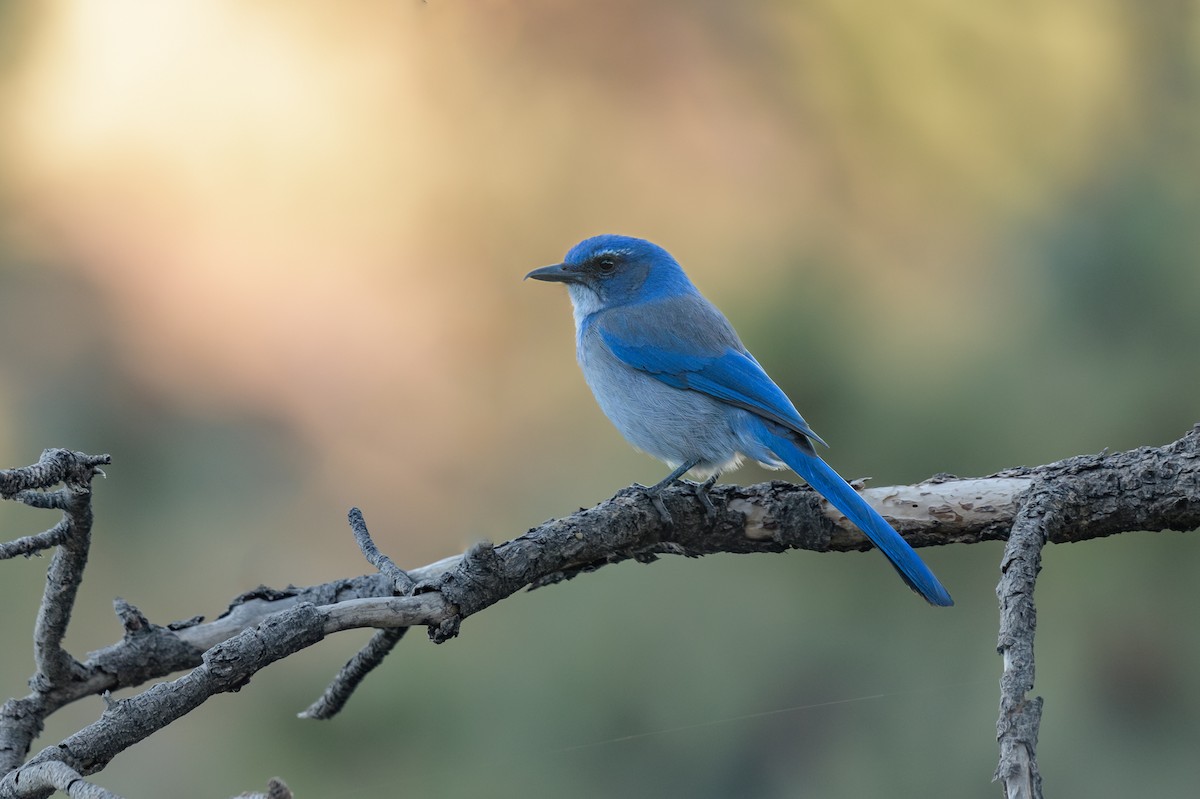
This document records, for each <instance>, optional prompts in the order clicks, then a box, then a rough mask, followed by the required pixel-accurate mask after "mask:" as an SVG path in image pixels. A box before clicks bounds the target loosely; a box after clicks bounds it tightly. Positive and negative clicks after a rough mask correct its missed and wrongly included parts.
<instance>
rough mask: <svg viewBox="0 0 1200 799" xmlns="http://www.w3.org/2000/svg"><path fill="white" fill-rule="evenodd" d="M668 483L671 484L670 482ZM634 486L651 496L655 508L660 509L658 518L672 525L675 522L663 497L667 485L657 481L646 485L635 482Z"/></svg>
mask: <svg viewBox="0 0 1200 799" xmlns="http://www.w3.org/2000/svg"><path fill="white" fill-rule="evenodd" d="M667 485H670V484H669V483H668V484H667ZM632 487H633V488H636V489H637V490H638V491H641V492H642V493H643V494H645V495H646V496H647V497H649V498H650V502H651V503H652V504H653V505H654V509H655V510H656V511H658V518H659V519H661V520H662V523H663V524H665V525H667V526H668V527H670V526H671V525H672V524H674V523H675V520H674V519H672V518H671V512H670V511H669V510H667V506H666V503H664V502H663V499H662V492H663V489H664V488H666V487H667V486H666V485H663V484H662V483H655V484H654V485H652V486H644V485H642V484H641V483H634V484H633V486H632Z"/></svg>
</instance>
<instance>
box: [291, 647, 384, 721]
mask: <svg viewBox="0 0 1200 799" xmlns="http://www.w3.org/2000/svg"><path fill="white" fill-rule="evenodd" d="M406 632H408V628H407V627H389V628H385V629H382V630H376V631H375V634H374V635H372V636H371V640H370V641H369V642H367V645H366V646H364V647H363V648H362V649H360V650H358V651H357V652H355V653H354V657H352V658H350V660H349V661H347V662H346V665H345V666H342V669H341V671H339V672H338V673H337V675H335V676H334V678H333V680H332V681H331V682H330V683H329V685H328V686H327V687H326V688H325V691H324V692H323V693H322V694H321V696H320V697H319V698H318V699H317V701H315V702H313V703H312V704H311V705H309V706H308V707H307V708H306V709H305V710H303V711H302V712H300V713H299V714H298V715H299V716H300V718H302V719H318V720H322V721H324V720H326V719H331V718H333V717H334V716H336V715H337V714H338V713H340V712H342V708H344V707H345V706H346V702H348V701H350V696H351V695H352V694H353V693H354V690H355V689H356V688H358V686H359V685H361V684H362V681H363V680H365V679H366V677H367V675H368V674H370V673H371V671H372V670H373V669H374V668H375V667H376V666H378V665H379V664H380V663H382V662H383V659H384V658H385V657H387V656H388V654H389V653H390V652H391V651H392V649H394V648H395V646H396V644H398V643H400V639H401V638H403V637H404V634H405V633H406Z"/></svg>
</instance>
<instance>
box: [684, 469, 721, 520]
mask: <svg viewBox="0 0 1200 799" xmlns="http://www.w3.org/2000/svg"><path fill="white" fill-rule="evenodd" d="M718 477H720V475H717V474H714V475H713V476H712V477H710V478H708V479H707V480H705V481H704V482H702V483H693V482H692V481H691V480H684V481H682V482H684V483H687V484H688V485H689V486H691V487H692V491H694V492H695V493H696V499H698V500H700V504H701V505H703V506H704V514H705V515H706V516H708V518H709V519H715V518H716V517H717V506H716V505H714V504H713V501H712V497H711V496H709V492H710V491H712V487H713V486H714V485H716V484H717V478H718Z"/></svg>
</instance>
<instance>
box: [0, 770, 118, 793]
mask: <svg viewBox="0 0 1200 799" xmlns="http://www.w3.org/2000/svg"><path fill="white" fill-rule="evenodd" d="M54 791H62V792H63V793H65V794H66V795H67V796H70V797H73V799H121V797H120V796H118V795H117V794H115V793H113V792H112V791H109V790H107V789H105V788H101V787H100V786H99V785H96V784H94V783H90V782H88V781H86V780H85V779H84V778H83V777H82V776H81V775H80V773H79V772H78V771H76V770H75V769H73V768H71V767H70V766H68V765H67V764H66V763H63V762H61V761H58V760H48V761H46V762H45V763H38V764H37V765H35V766H29V767H28V768H25V769H22V770H21V777H20V781H19V784H18V785H17V786H16V792H15V793H13V794H12V796H13V797H15V798H17V799H34V797H41V796H47V795H49V794H51V793H53V792H54Z"/></svg>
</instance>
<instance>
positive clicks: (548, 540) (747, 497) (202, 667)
mask: <svg viewBox="0 0 1200 799" xmlns="http://www.w3.org/2000/svg"><path fill="white" fill-rule="evenodd" d="M14 471H16V470H14ZM6 474H7V473H6ZM25 490H27V488H26V487H23V486H19V487H18V488H17V489H16V490H15V492H9V493H8V494H6V495H8V496H15V495H16V493H19V492H20V491H25ZM864 495H865V496H867V498H868V500H869V501H871V502H873V503H874V504H876V505H877V507H879V508H880V510H881V512H882V513H883V514H884V515H885V516H888V517H891V518H892V519H894V520H895V523H896V526H897V528H898V529H899V530H900V531H901V532H902V534H903V535H904V536H905V538H906V539H907V540H909V541H910V542H911V543H912V544H913V545H914V546H928V545H935V544H943V543H951V542H954V543H969V542H974V541H984V540H996V539H1004V538H1006V537H1008V534H1009V530H1010V528H1012V527H1013V525H1014V524H1016V525H1017V527H1016V529H1014V534H1013V539H1014V541H1013V543H1012V544H1011V545H1010V547H1009V549H1008V550H1006V558H1005V564H1004V569H1005V577H1004V580H1002V582H1001V588H1000V589H998V590H999V591H1000V596H1001V602H1002V607H1004V608H1006V610H1005V611H1004V613H1005V614H1006V615H1005V618H1006V619H1007V621H1006V622H1005V624H1006V626H1005V628H1004V630H1003V631H1002V634H1001V640H1000V647H1001V651H1002V652H1004V653H1005V656H1006V688H1005V690H1006V694H1005V699H1004V701H1003V703H1002V725H1001V729H1000V735H1001V739H1002V746H1010V744H1011V746H1010V748H1011V749H1012V751H1014V752H1015V753H1016V755H1017V756H1019V755H1020V754H1021V749H1022V747H1024V748H1025V751H1027V753H1028V758H1027V759H1026V761H1025V762H1024V763H1022V762H1021V761H1020V760H1019V757H1018V759H1017V760H1014V761H1013V762H1014V763H1016V767H1015V769H1007V767H1005V770H1004V771H1003V773H1001V771H1000V770H998V772H997V775H998V777H999V778H1001V779H1005V780H1006V785H1008V784H1010V783H1011V784H1012V785H1013V786H1017V785H1018V782H1019V781H1020V780H1022V779H1024V780H1025V782H1024V783H1023V784H1027V785H1029V786H1031V787H1030V788H1029V789H1028V790H1029V791H1030V793H1027V794H1012V795H1013V796H1016V795H1028V796H1030V797H1031V799H1036V796H1037V795H1036V794H1035V793H1032V792H1031V791H1033V790H1034V789H1035V787H1034V786H1036V785H1037V783H1036V779H1037V778H1036V760H1035V759H1034V754H1035V753H1034V747H1035V746H1036V732H1037V725H1036V711H1040V704H1036V705H1035V703H1036V701H1037V700H1026V699H1025V698H1024V695H1025V692H1027V691H1028V690H1029V689H1030V688H1031V687H1032V680H1033V672H1032V663H1033V661H1032V651H1033V650H1032V628H1033V625H1032V622H1033V605H1032V586H1033V579H1034V577H1035V576H1036V570H1037V564H1038V553H1039V551H1040V545H1041V542H1044V541H1050V542H1058V541H1078V540H1083V539H1086V538H1089V537H1098V536H1103V535H1112V534H1115V533H1119V532H1123V531H1126V530H1161V529H1177V530H1190V529H1194V528H1196V527H1198V526H1200V426H1198V427H1197V428H1194V429H1193V430H1192V431H1191V432H1189V433H1188V435H1186V436H1184V437H1183V438H1182V439H1180V440H1179V441H1177V442H1175V443H1174V444H1171V445H1170V446H1167V447H1162V448H1143V449H1140V450H1135V451H1132V452H1127V453H1118V454H1115V455H1107V454H1103V453H1102V454H1100V455H1095V456H1081V457H1078V458H1071V459H1068V460H1066V461H1062V462H1060V463H1056V464H1050V465H1048V466H1043V467H1038V468H1035V469H1027V468H1021V469H1014V470H1009V471H1006V472H1003V473H1001V474H998V475H994V476H993V477H991V478H985V479H982V480H958V479H956V478H953V477H950V476H944V475H943V476H938V477H936V478H934V479H932V480H930V481H927V482H926V483H922V484H920V485H918V486H912V487H897V488H887V489H869V490H867V491H864ZM713 498H714V499H715V500H716V501H717V504H718V506H719V511H718V513H717V514H716V515H715V516H711V517H710V516H709V514H708V513H707V512H706V509H705V508H704V506H703V505H702V504H701V503H700V502H699V501H697V500H696V498H695V495H694V493H693V492H691V491H686V490H670V491H667V492H665V493H664V496H663V499H664V501H665V502H666V503H667V504H668V507H669V510H670V513H671V516H672V518H673V519H674V524H673V525H671V526H666V525H664V524H663V523H662V521H661V517H660V516H659V514H658V513H657V511H656V510H655V508H654V506H653V505H652V504H651V503H650V501H649V500H647V499H646V497H645V495H644V492H642V491H638V490H628V489H627V490H623V491H621V492H619V493H618V494H617V495H616V496H615V497H613V498H612V499H610V500H608V501H606V502H603V503H601V504H600V505H598V506H596V507H594V508H591V509H588V510H583V511H580V512H579V513H576V514H574V515H572V516H570V517H567V518H564V519H559V520H552V521H550V522H547V523H545V524H543V525H541V526H540V527H537V528H534V529H532V530H530V531H528V532H527V533H526V534H524V535H522V536H519V537H517V538H515V539H513V540H511V541H508V542H505V543H503V544H500V545H497V546H492V545H491V544H479V545H476V546H475V547H472V548H471V550H469V551H468V552H466V553H464V554H463V555H461V556H456V557H452V558H447V559H445V560H442V561H439V562H437V563H434V564H430V565H428V566H425V567H422V568H418V569H413V570H411V571H410V572H408V576H409V577H410V578H412V579H413V580H415V581H417V583H418V589H417V590H418V591H419V593H416V594H414V595H408V596H397V595H396V590H397V581H396V576H395V575H394V574H383V573H379V574H371V575H364V576H361V577H355V578H352V579H345V580H337V581H334V582H331V583H326V584H322V585H316V586H310V587H307V588H291V587H289V588H287V589H284V590H275V589H270V588H266V587H260V588H258V589H255V590H253V591H250V592H247V593H246V594H243V595H242V596H240V597H238V598H236V599H235V600H234V601H233V603H232V604H231V606H230V608H229V609H228V610H227V611H226V613H225V614H223V615H222V616H221V617H220V618H218V619H216V620H214V621H212V622H209V623H202V622H201V621H200V619H199V618H196V619H191V620H189V621H186V622H179V623H175V624H171V625H167V626H165V627H164V626H159V625H156V624H153V623H151V622H150V621H149V620H148V619H146V617H145V616H144V615H143V614H141V613H140V612H139V611H137V609H136V608H133V607H132V606H131V605H128V604H127V603H123V602H118V605H117V611H118V616H119V617H120V619H121V621H122V625H123V627H124V629H125V635H124V637H123V639H122V640H121V641H120V642H118V643H116V644H113V645H112V646H110V647H107V648H105V649H103V650H100V651H98V652H93V653H91V654H90V655H89V656H88V659H87V660H86V661H85V662H84V663H82V664H76V663H74V661H71V663H72V664H74V665H73V666H71V667H70V668H68V670H67V671H69V672H70V673H69V675H68V674H64V672H63V670H62V669H58V670H57V671H54V672H53V673H52V674H50V676H49V677H48V678H47V679H46V680H45V681H42V682H38V681H36V680H35V682H34V684H33V688H34V691H33V693H31V694H30V695H29V696H27V697H25V698H24V699H11V700H9V701H8V702H6V703H5V704H4V706H3V707H2V708H0V773H7V775H6V776H5V777H4V778H3V780H0V797H10V796H22V797H26V796H28V797H33V796H35V795H37V796H40V795H45V794H41V793H38V792H33V793H28V792H22V791H23V785H22V783H23V780H24V779H25V775H28V774H36V773H38V772H33V771H31V769H32V768H33V767H34V766H37V765H39V764H42V763H48V762H51V761H62V762H63V763H65V764H66V765H67V766H68V767H69V768H70V769H73V770H74V771H75V772H77V773H78V774H80V775H88V774H92V773H95V772H96V771H98V770H99V769H101V768H103V767H104V766H105V765H106V764H107V763H108V762H109V761H110V760H111V759H112V758H113V757H114V756H116V754H117V753H119V752H121V751H123V750H124V749H125V748H127V747H129V746H131V745H133V744H135V743H137V742H138V741H140V740H143V739H144V738H145V737H146V736H148V735H150V734H152V733H153V732H154V731H156V730H158V729H161V728H162V727H164V726H166V725H167V724H170V723H171V722H173V721H174V720H176V719H178V718H180V717H182V716H183V715H184V714H186V713H187V712H189V711H190V710H192V709H194V708H195V707H197V706H198V705H199V704H201V703H202V702H204V701H205V700H206V699H207V698H208V697H209V696H212V695H214V694H217V693H221V692H225V691H232V690H237V689H238V688H239V687H241V685H243V684H245V682H246V681H247V680H249V679H250V677H251V676H252V675H253V674H255V673H257V671H258V670H260V669H262V668H264V667H265V666H267V665H269V664H270V663H272V662H275V661H276V660H278V659H280V658H283V657H287V656H288V655H290V654H292V653H293V652H296V651H299V650H300V649H303V648H304V647H307V646H310V645H312V644H314V643H316V642H317V641H320V640H322V638H323V637H324V636H326V635H328V634H330V633H333V632H337V631H340V630H344V629H350V628H354V627H375V628H379V629H380V630H381V632H380V633H378V634H377V635H376V638H375V640H373V642H372V644H371V645H370V646H369V647H368V648H367V649H365V650H364V651H363V652H360V653H359V655H358V656H356V658H355V659H354V660H352V661H350V663H348V664H347V666H346V667H345V668H344V669H343V672H342V674H341V675H339V677H338V679H336V680H335V682H334V684H333V685H331V686H330V691H327V696H326V697H323V698H322V700H319V701H318V703H316V704H314V706H313V708H310V709H309V711H307V712H306V714H307V715H309V716H311V717H320V716H321V715H322V714H323V713H324V712H328V709H330V708H332V709H333V712H336V708H337V707H340V704H339V703H344V701H345V696H348V695H349V693H350V692H351V691H352V690H353V688H354V686H355V685H356V684H357V681H358V680H360V679H361V678H362V675H363V674H365V673H366V672H367V671H369V670H370V668H372V667H373V666H374V665H376V664H377V663H378V662H379V661H380V660H381V659H382V658H383V656H384V655H386V653H387V652H388V651H390V649H391V647H392V646H394V644H395V642H396V640H397V639H398V638H399V633H398V632H391V631H393V630H394V631H402V630H404V629H407V628H408V627H410V626H417V625H423V626H426V627H428V628H429V632H430V637H431V638H432V639H433V640H434V641H437V642H441V641H445V640H448V639H449V638H451V637H453V636H454V635H456V634H457V633H458V631H459V628H460V625H461V623H462V621H463V620H464V619H465V618H467V617H469V616H471V615H473V614H475V613H478V612H479V611H480V610H483V609H484V608H486V607H488V606H490V605H492V604H495V603H496V602H498V601H500V600H501V599H503V598H505V597H507V596H510V595H511V594H513V593H514V592H516V591H519V590H521V589H522V588H526V587H528V588H537V587H540V586H545V585H549V584H552V583H555V582H559V581H562V580H566V579H570V578H572V577H575V576H577V575H579V574H582V573H585V572H588V571H592V570H595V569H597V568H600V567H602V566H605V565H607V564H609V563H616V562H620V561H622V560H627V559H630V558H632V559H635V560H638V561H641V562H650V561H653V560H654V559H655V558H656V557H657V556H658V555H660V554H665V553H669V554H681V555H687V556H699V555H704V554H709V553H713V552H733V553H747V552H780V551H783V550H787V549H810V550H814V551H834V550H840V551H845V550H863V549H868V548H869V546H870V545H869V542H867V541H866V539H865V537H864V536H863V535H862V534H861V533H859V532H858V531H857V530H856V529H855V528H853V527H852V526H851V525H849V524H848V523H847V522H846V521H845V520H844V519H843V518H841V516H840V514H837V513H836V512H835V511H832V510H831V509H830V508H829V507H828V506H827V505H826V504H825V503H824V501H823V500H822V499H821V498H820V497H819V496H818V495H817V494H815V493H814V492H812V491H811V490H809V489H807V488H801V487H797V486H793V485H789V484H787V483H782V482H772V483H764V484H760V485H757V486H750V487H738V486H720V487H717V488H716V489H714V491H713ZM85 521H86V522H87V524H88V525H90V510H89V511H88V517H87V518H86V520H85ZM361 527H362V531H361V533H362V534H361V535H360V536H359V540H360V545H361V544H362V542H363V541H364V540H365V541H367V542H368V543H369V542H370V538H369V535H366V530H365V524H362V525H361ZM356 532H357V531H356ZM68 540H75V535H74V531H72V535H71V536H70V537H69V539H68ZM68 546H69V544H68V543H66V542H64V544H63V546H62V547H61V548H60V549H66V548H68ZM373 548H374V544H373V543H371V544H370V547H369V548H368V547H365V546H364V547H363V550H364V553H365V554H366V555H367V557H368V558H369V559H371V560H372V562H373V563H376V564H383V565H381V566H380V568H383V569H386V568H387V564H389V563H391V561H390V560H388V559H387V558H386V556H384V555H382V554H381V553H378V550H377V549H376V550H374V554H372V552H371V549H373ZM393 566H394V564H393ZM80 568H81V567H80ZM397 571H399V570H398V569H397ZM1010 575H1011V576H1010ZM72 597H73V594H72ZM1009 607H1011V608H1012V610H1011V611H1010V610H1007V608H1009ZM49 640H50V642H51V643H53V637H51V639H49ZM64 654H65V653H64ZM1010 661H1011V666H1012V669H1011V675H1010V674H1009V672H1010V669H1009V666H1010ZM1019 661H1020V662H1019ZM1024 661H1027V663H1028V670H1027V671H1021V670H1020V669H1023V668H1025V666H1024ZM186 669H190V671H189V673H187V674H185V675H184V676H183V677H180V678H179V679H177V680H175V681H174V682H171V683H160V684H158V685H155V686H153V687H151V688H149V689H147V690H146V691H144V692H142V693H140V694H137V695H135V696H133V697H130V698H128V699H125V700H121V701H117V702H112V703H111V704H110V706H109V707H108V709H107V710H106V711H105V712H104V713H103V714H102V716H101V717H100V719H98V720H97V721H96V722H95V723H94V724H91V725H89V726H88V727H86V728H84V729H82V730H80V731H79V732H77V733H76V734H75V735H72V736H70V737H69V738H67V739H66V740H64V741H62V742H61V743H60V744H58V745H55V746H51V747H47V748H46V749H44V750H42V751H41V752H40V753H38V754H37V755H36V756H35V757H33V758H32V759H31V760H29V762H28V763H27V764H26V765H25V766H23V767H21V768H16V765H17V764H18V763H20V762H21V760H22V759H23V758H24V757H25V756H27V754H28V752H29V746H30V744H31V742H32V740H33V739H34V738H36V736H37V735H38V734H39V733H40V731H41V725H42V723H43V720H44V719H45V718H46V716H48V715H49V714H50V713H52V712H54V711H55V710H57V709H58V708H60V707H62V706H63V705H65V704H67V703H69V702H71V701H75V700H76V699H79V698H81V697H83V696H87V695H92V694H100V693H103V692H105V691H109V690H113V689H115V688H119V687H130V686H135V685H139V684H141V683H144V682H146V681H148V680H152V679H158V678H161V677H163V676H165V675H168V674H171V673H173V672H176V671H180V670H186ZM41 673H42V672H39V674H41ZM68 676H69V679H63V678H64V677H68ZM331 691H332V692H334V693H335V694H336V693H337V692H341V694H338V695H332V694H330V692H331ZM342 694H344V695H342ZM326 700H328V702H327V703H326V704H325V705H324V706H322V702H325V701H326ZM1022 703H1023V704H1022ZM323 708H324V709H323ZM1010 708H1016V710H1017V711H1022V709H1024V710H1025V711H1033V715H1032V716H1029V715H1026V716H1025V717H1021V716H1020V715H1019V712H1013V713H1008V709H1010ZM1006 714H1007V715H1006ZM1006 719H1007V720H1008V723H1007V724H1006V723H1005V720H1006ZM1023 719H1024V720H1023ZM1029 719H1032V724H1030V723H1029V721H1028V720H1029ZM1022 724H1024V725H1025V726H1023V727H1022ZM1030 733H1032V734H1030ZM1006 742H1008V743H1006ZM1002 766H1003V762H1002ZM25 784H27V783H25ZM1017 789H1018V788H1016V787H1014V788H1013V790H1017Z"/></svg>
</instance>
